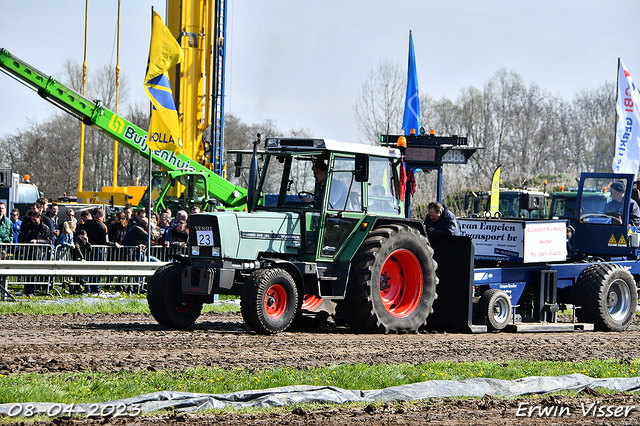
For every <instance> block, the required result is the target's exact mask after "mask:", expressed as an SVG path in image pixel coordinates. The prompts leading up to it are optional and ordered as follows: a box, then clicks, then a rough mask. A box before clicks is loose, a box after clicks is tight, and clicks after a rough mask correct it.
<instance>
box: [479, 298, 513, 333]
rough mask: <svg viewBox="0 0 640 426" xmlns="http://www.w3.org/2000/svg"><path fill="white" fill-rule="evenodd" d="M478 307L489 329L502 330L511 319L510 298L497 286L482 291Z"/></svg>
mask: <svg viewBox="0 0 640 426" xmlns="http://www.w3.org/2000/svg"><path fill="white" fill-rule="evenodd" d="M478 308H479V312H480V315H482V316H483V318H486V320H487V321H486V322H487V327H488V328H489V330H495V331H499V330H502V329H503V328H505V327H506V326H507V324H509V320H511V299H510V298H509V295H508V294H507V293H505V292H504V291H502V290H499V289H497V288H492V289H489V290H487V291H485V292H484V293H482V296H480V302H479V304H478Z"/></svg>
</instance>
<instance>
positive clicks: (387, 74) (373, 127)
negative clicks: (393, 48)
mask: <svg viewBox="0 0 640 426" xmlns="http://www.w3.org/2000/svg"><path fill="white" fill-rule="evenodd" d="M405 88H406V77H404V76H403V75H402V73H401V72H400V67H399V66H398V64H397V63H393V62H391V61H389V60H384V61H382V62H381V63H380V66H379V68H378V70H377V71H370V72H369V74H368V76H367V79H366V80H365V81H364V83H362V87H361V88H360V90H359V91H358V99H357V100H356V103H355V106H354V109H355V114H356V121H357V122H358V124H359V125H360V127H361V128H362V129H363V132H364V134H365V135H366V140H364V141H362V140H361V141H360V142H364V143H368V144H372V143H375V142H377V141H378V140H379V137H380V135H383V134H395V133H397V132H398V131H399V130H400V129H402V114H403V112H404V110H403V104H404V95H405V93H404V90H405Z"/></svg>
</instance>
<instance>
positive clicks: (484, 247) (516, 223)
mask: <svg viewBox="0 0 640 426" xmlns="http://www.w3.org/2000/svg"><path fill="white" fill-rule="evenodd" d="M458 223H459V224H460V230H461V235H465V236H467V237H469V238H471V239H472V240H473V246H474V248H475V258H476V259H477V260H496V261H505V262H522V263H535V262H558V261H563V260H565V259H566V257H567V225H566V222H564V221H553V220H548V221H521V220H496V219H475V218H460V219H458Z"/></svg>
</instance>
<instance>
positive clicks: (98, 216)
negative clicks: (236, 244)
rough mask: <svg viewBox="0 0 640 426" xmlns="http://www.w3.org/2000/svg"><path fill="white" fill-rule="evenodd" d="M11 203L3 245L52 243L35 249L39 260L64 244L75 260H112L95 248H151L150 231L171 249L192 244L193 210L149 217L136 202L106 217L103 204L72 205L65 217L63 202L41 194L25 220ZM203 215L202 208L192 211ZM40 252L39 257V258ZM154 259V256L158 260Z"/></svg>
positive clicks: (93, 286)
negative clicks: (90, 206) (189, 223)
mask: <svg viewBox="0 0 640 426" xmlns="http://www.w3.org/2000/svg"><path fill="white" fill-rule="evenodd" d="M6 210H7V207H6V205H5V204H4V203H3V202H0V243H22V244H39V245H49V246H51V251H47V253H48V254H45V252H44V250H43V251H42V253H40V252H38V251H35V252H33V253H36V254H32V255H31V257H33V258H34V259H35V258H38V259H41V260H43V259H46V258H47V256H49V258H51V256H53V253H55V252H56V250H60V249H58V247H62V248H64V250H66V251H67V252H68V253H69V258H70V259H72V260H87V256H88V255H89V253H93V256H94V258H93V259H91V260H106V259H105V258H104V252H101V251H100V250H98V251H95V250H94V251H93V252H92V246H111V247H115V248H118V249H119V248H121V247H123V246H133V247H135V246H138V247H139V248H140V250H141V251H144V250H145V249H146V246H147V243H148V239H149V232H150V233H151V244H152V245H162V246H165V247H186V245H187V243H188V240H189V231H188V228H187V220H188V216H189V214H188V213H187V212H186V211H185V210H180V211H178V212H177V213H176V215H175V218H174V217H172V212H171V210H169V209H167V210H165V211H163V212H162V213H161V214H160V215H158V214H156V212H153V211H152V212H151V214H150V215H147V211H146V209H144V208H141V209H138V210H137V211H136V212H135V213H134V209H133V208H132V206H130V205H127V206H125V208H124V209H123V210H122V212H117V213H115V214H114V215H113V216H112V217H111V218H109V219H106V217H105V215H106V214H105V211H104V209H102V208H94V209H92V210H82V211H81V212H79V217H76V213H77V212H76V211H75V210H74V209H73V208H71V207H68V208H67V209H66V212H65V213H64V215H65V216H64V217H59V214H58V213H59V206H58V204H57V203H55V202H54V203H49V202H48V200H47V199H46V198H39V199H38V200H37V201H36V202H35V203H33V204H32V205H31V206H30V208H29V210H28V211H27V212H25V215H24V217H23V218H22V219H21V218H20V211H19V210H18V209H13V210H12V211H11V214H10V217H7V216H6ZM192 212H194V213H197V212H199V211H198V210H192ZM34 256H35V257H34ZM152 260H153V259H152ZM94 281H95V280H94ZM81 283H82V284H85V283H86V284H88V285H87V286H86V288H85V290H84V292H86V293H96V292H98V291H99V285H97V283H94V282H91V283H88V282H86V281H85V280H81ZM34 290H35V285H25V295H32V294H33V293H34Z"/></svg>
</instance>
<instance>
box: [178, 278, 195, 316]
mask: <svg viewBox="0 0 640 426" xmlns="http://www.w3.org/2000/svg"><path fill="white" fill-rule="evenodd" d="M183 297H184V296H183V295H182V290H181V289H180V285H174V286H173V309H175V310H176V312H180V313H181V314H182V313H184V312H187V311H188V310H189V309H191V305H193V295H188V296H186V297H184V299H183ZM182 300H184V303H180V302H181V301H182Z"/></svg>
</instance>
